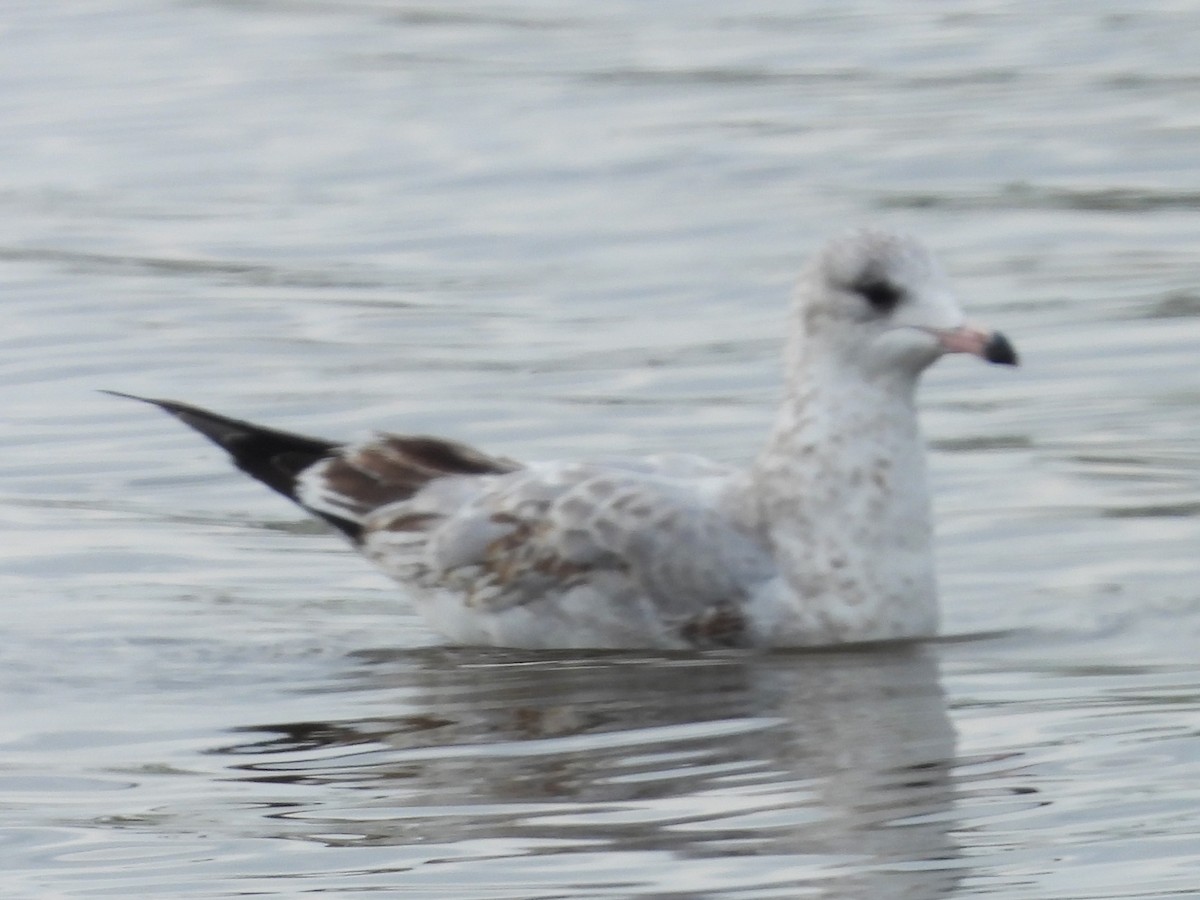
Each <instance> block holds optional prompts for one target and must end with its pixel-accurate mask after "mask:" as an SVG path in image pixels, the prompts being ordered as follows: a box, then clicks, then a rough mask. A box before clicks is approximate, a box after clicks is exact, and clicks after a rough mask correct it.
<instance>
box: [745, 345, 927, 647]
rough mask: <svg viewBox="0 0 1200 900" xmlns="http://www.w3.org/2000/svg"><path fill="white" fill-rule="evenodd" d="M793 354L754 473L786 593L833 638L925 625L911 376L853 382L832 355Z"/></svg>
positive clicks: (903, 631)
mask: <svg viewBox="0 0 1200 900" xmlns="http://www.w3.org/2000/svg"><path fill="white" fill-rule="evenodd" d="M790 349H791V350H792V352H791V353H790V354H789V356H790V357H791V358H790V359H789V368H790V369H791V371H790V372H789V373H788V374H789V377H788V379H787V383H788V385H789V389H788V395H787V397H786V398H785V400H784V402H783V404H782V406H781V408H780V411H779V416H778V419H777V420H776V423H775V427H774V430H773V431H772V433H771V436H770V438H769V440H768V441H767V444H766V447H765V448H764V451H763V453H762V454H761V455H760V456H759V458H758V459H757V461H756V462H755V464H754V467H753V470H752V475H751V477H752V481H753V483H754V491H753V493H754V495H755V497H756V498H757V499H758V510H757V518H758V521H759V523H760V526H761V527H762V528H763V533H764V534H765V535H766V536H767V538H768V539H769V540H770V542H771V545H772V550H773V552H774V554H775V556H776V559H777V561H778V563H779V566H780V571H781V573H782V574H783V576H784V578H785V580H786V582H787V585H788V592H789V595H790V598H791V600H792V601H793V602H794V603H795V604H797V606H798V608H803V609H804V610H805V611H806V612H805V615H809V614H810V613H811V614H812V615H817V612H819V613H820V615H819V616H818V618H821V617H823V618H824V620H825V621H824V624H822V625H821V626H820V627H822V628H825V629H826V631H830V632H834V633H836V635H837V637H838V639H849V640H858V639H863V640H866V639H874V638H891V637H902V636H909V635H910V634H912V633H914V632H920V631H925V632H927V631H931V630H932V629H933V628H935V627H936V596H935V585H934V575H933V563H932V536H931V520H930V510H929V501H928V494H927V490H926V478H925V452H924V446H923V441H922V439H921V434H920V427H919V424H918V421H917V415H916V409H915V389H916V379H915V377H914V378H912V379H903V380H899V379H895V378H890V379H873V378H861V377H854V376H853V375H848V374H847V373H846V372H845V370H844V367H841V366H839V365H837V364H836V361H835V360H832V359H820V358H806V357H804V356H803V355H801V354H799V353H798V352H797V349H796V348H795V347H793V348H790ZM814 611H816V612H814ZM810 618H811V616H810ZM798 627H799V626H798ZM804 627H808V628H810V629H811V628H816V627H817V626H815V625H811V623H810V625H809V626H804ZM856 629H857V631H856ZM859 632H861V633H859Z"/></svg>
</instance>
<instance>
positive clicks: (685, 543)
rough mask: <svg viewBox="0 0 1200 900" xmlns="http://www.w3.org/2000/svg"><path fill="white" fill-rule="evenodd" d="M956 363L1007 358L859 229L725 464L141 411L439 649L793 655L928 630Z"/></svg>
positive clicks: (912, 256) (900, 259) (826, 256)
mask: <svg viewBox="0 0 1200 900" xmlns="http://www.w3.org/2000/svg"><path fill="white" fill-rule="evenodd" d="M958 351H965V352H971V353H975V354H976V355H979V356H981V357H985V358H987V359H989V360H990V361H993V362H1001V363H1015V361H1016V358H1015V354H1014V353H1013V352H1012V349H1011V347H1010V346H1009V345H1008V343H1007V341H1006V340H1005V339H1004V338H1003V337H1002V336H1000V335H998V334H991V333H986V332H983V331H979V330H977V329H973V328H969V327H967V326H965V325H964V324H963V321H962V314H961V312H960V311H959V309H958V306H957V304H956V303H955V302H954V300H953V298H952V296H951V295H950V293H949V290H948V288H947V286H946V284H945V280H944V278H943V276H942V275H941V273H940V271H939V270H938V268H937V266H936V264H935V263H934V262H933V260H932V258H931V257H930V256H929V255H928V253H927V252H926V251H925V250H924V249H923V248H922V247H921V246H920V245H919V244H917V243H916V242H915V241H913V240H911V239H909V238H905V237H902V236H898V235H893V234H890V233H885V232H876V231H860V232H854V233H853V234H851V235H847V236H844V237H842V238H840V239H837V240H835V241H833V242H831V243H830V244H829V245H828V246H827V247H826V248H825V249H824V251H823V252H822V253H821V254H820V255H819V256H818V257H817V259H816V260H815V261H814V263H813V264H812V265H811V266H810V267H809V269H808V270H807V271H806V273H805V275H804V276H803V277H802V279H801V281H800V284H799V286H798V288H797V295H796V303H795V308H794V310H793V322H792V326H791V337H790V339H789V343H788V348H787V369H788V377H787V381H786V385H787V386H786V390H785V398H784V401H783V403H782V405H781V408H780V413H779V416H778V419H777V422H776V425H775V428H774V430H773V432H772V433H771V435H770V437H769V438H768V441H767V443H766V446H765V447H764V449H763V451H762V452H761V453H760V454H759V456H758V457H757V459H755V461H754V462H753V463H752V464H751V465H750V466H749V467H747V468H745V469H735V468H731V467H726V466H722V465H718V464H716V463H712V462H710V461H707V460H704V459H701V458H698V457H693V456H684V455H663V456H657V457H649V458H643V459H604V460H595V461H591V462H570V463H568V462H546V463H531V464H519V463H516V462H513V461H511V460H507V459H501V458H497V457H490V456H486V455H484V454H481V453H479V452H477V451H475V450H473V449H471V448H469V447H466V446H463V445H460V444H456V443H453V442H450V441H443V440H439V439H436V438H426V437H406V436H397V435H381V436H379V437H377V438H375V439H374V440H371V441H367V442H365V443H362V444H347V445H342V444H336V443H333V442H329V441H323V440H319V439H314V438H307V437H304V436H300V435H291V434H288V433H286V432H280V431H275V430H272V429H265V428H262V427H260V426H256V425H252V424H250V423H246V422H241V421H238V420H235V419H229V418H226V417H223V416H219V415H216V414H214V413H209V412H207V411H205V410H201V409H199V408H197V407H192V406H187V405H185V404H180V403H176V402H173V401H158V400H151V401H149V402H152V403H155V404H157V405H159V406H161V407H162V408H163V409H165V410H167V411H168V412H170V413H172V414H173V415H175V416H176V417H178V418H179V419H181V420H182V421H183V422H185V423H186V424H188V425H190V426H192V427H193V428H195V429H196V430H198V431H200V432H201V433H203V434H204V435H205V436H207V437H209V438H210V439H211V440H213V441H214V442H215V443H217V444H219V445H220V446H222V447H224V448H225V449H226V450H227V451H228V452H229V453H230V454H231V455H232V456H233V458H234V460H235V462H236V463H237V464H238V466H239V467H240V468H242V469H243V471H246V472H247V473H248V474H250V475H252V476H253V477H255V478H257V479H258V480H260V481H263V482H264V483H265V484H267V485H268V486H269V487H271V488H272V489H274V490H276V491H278V492H280V493H282V494H284V495H285V496H288V497H289V498H291V499H292V500H294V501H295V502H297V503H298V504H300V505H301V506H302V507H304V508H305V509H307V510H309V511H310V512H312V513H313V514H315V515H317V516H319V517H321V518H323V519H325V520H326V521H328V522H330V523H331V524H333V525H334V526H335V527H337V528H338V529H339V530H341V531H342V532H343V533H344V534H346V535H347V536H348V537H349V538H350V539H351V540H352V541H353V542H354V543H355V544H356V545H357V546H358V547H359V549H360V550H361V551H362V552H363V553H364V554H365V555H366V556H367V557H368V558H370V559H371V560H373V561H374V562H375V563H376V564H378V565H379V566H380V567H381V568H382V569H383V570H384V571H385V572H387V573H388V574H389V575H391V576H392V577H394V578H396V579H397V580H398V581H400V582H402V583H404V584H406V585H408V586H410V588H411V590H412V593H413V597H414V600H415V602H416V605H417V607H418V608H419V610H420V611H421V613H422V614H423V616H424V617H425V618H426V620H427V621H428V622H429V623H430V624H431V625H432V626H433V627H434V628H435V629H437V630H438V631H440V632H441V633H442V634H444V635H445V636H446V637H447V638H449V639H450V640H451V641H454V642H456V643H461V644H486V645H497V646H513V647H530V648H600V647H609V648H630V647H661V648H686V647H713V646H812V645H822V644H833V643H839V642H846V641H866V640H878V639H893V638H908V637H920V636H926V635H930V634H932V633H934V632H935V630H936V628H937V599H936V585H935V578H934V567H933V548H932V523H931V517H930V510H929V501H928V495H927V492H926V487H925V455H924V447H923V443H922V440H921V436H920V432H919V428H918V424H917V417H916V409H915V389H916V385H917V380H918V376H919V375H920V373H921V371H923V370H924V369H925V368H926V367H927V366H928V365H929V364H930V363H932V362H933V361H934V360H936V359H937V358H938V357H939V356H941V355H942V354H943V353H946V352H958ZM138 399H142V398H138Z"/></svg>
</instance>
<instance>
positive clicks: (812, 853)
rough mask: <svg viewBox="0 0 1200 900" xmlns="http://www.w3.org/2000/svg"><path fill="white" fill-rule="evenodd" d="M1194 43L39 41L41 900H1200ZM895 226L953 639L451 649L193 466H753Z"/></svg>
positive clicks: (909, 17)
mask: <svg viewBox="0 0 1200 900" xmlns="http://www.w3.org/2000/svg"><path fill="white" fill-rule="evenodd" d="M1198 41H1200V7H1197V6H1196V5H1195V4H1191V3H1182V2H1180V3H1158V4H1153V5H1151V4H1138V3H1131V2H1127V3H1116V2H1096V3H1089V4H1070V3H1034V2H1012V3H1004V2H996V3H987V2H961V3H957V2H956V3H951V2H946V3H926V4H910V5H906V6H902V5H899V4H890V3H883V2H879V0H876V2H857V3H830V2H818V0H802V2H796V0H792V2H786V3H785V2H771V0H747V2H743V3H739V4H721V3H710V2H693V3H674V2H660V3H654V4H649V3H626V2H615V3H583V2H578V0H558V2H553V3H551V2H546V0H542V2H537V0H524V2H517V0H514V2H509V3H498V2H493V3H489V2H484V0H461V2H454V3H446V4H442V5H433V4H428V5H422V4H419V3H408V2H400V0H391V2H389V0H379V2H373V3H357V2H319V0H291V2H289V0H262V2H253V0H241V2H238V0H225V2H219V0H191V2H183V0H179V2H168V0H124V2H121V0H91V2H60V3H42V2H35V0H24V2H21V0H10V2H7V3H6V4H4V6H3V9H2V10H0V212H2V215H0V324H2V325H3V327H2V329H0V397H2V402H3V410H4V412H3V416H2V418H0V421H2V423H3V429H2V431H0V442H2V444H0V446H2V450H0V596H2V597H3V603H0V634H2V641H3V643H2V644H0V647H2V649H0V895H3V896H4V897H17V898H43V897H46V898H75V897H81V898H82V897H87V898H91V897H151V898H175V897H235V896H249V895H255V896H270V897H295V896H300V895H307V894H323V895H328V896H346V897H349V896H358V895H359V894H371V893H374V894H376V895H381V896H405V897H446V898H456V900H457V898H466V900H471V898H483V900H541V898H623V897H645V898H651V897H652V898H660V900H662V898H722V900H724V898H745V900H750V898H797V897H805V898H807V897H814V898H943V897H945V898H961V897H976V896H993V897H1002V898H1006V900H1007V898H1020V900H1027V898H1046V900H1051V898H1052V900H1076V898H1166V897H1180V896H1185V897H1190V896H1195V895H1197V894H1200V838H1198V833H1200V733H1198V730H1200V659H1198V652H1197V646H1198V639H1200V553H1198V552H1197V551H1200V519H1198V516H1200V366H1197V346H1198V343H1200V166H1198V163H1197V158H1198V157H1197V148H1198V147H1200V54H1198V53H1197V52H1196V47H1197V42H1198ZM872 221H876V222H882V223H885V224H889V225H895V226H899V227H903V228H906V229H908V230H911V231H913V232H915V233H917V234H919V235H921V236H922V237H923V238H924V239H926V241H927V242H928V243H929V244H931V245H932V246H933V247H934V248H935V249H936V250H937V252H938V253H939V254H940V256H941V257H942V260H943V262H944V264H945V266H946V268H947V269H948V270H949V271H950V273H951V274H952V277H953V278H954V280H955V283H956V284H957V286H958V289H959V292H960V294H961V297H962V299H963V301H964V304H965V305H966V306H967V308H968V310H969V312H970V314H971V315H972V317H973V318H975V319H977V320H979V321H981V322H985V323H988V324H991V325H993V326H995V327H1000V328H1003V329H1004V330H1005V331H1006V332H1008V333H1009V335H1010V336H1011V337H1012V338H1013V339H1014V341H1015V342H1016V343H1017V345H1018V346H1019V348H1020V350H1021V351H1022V354H1023V358H1024V361H1025V365H1024V366H1023V368H1021V369H1019V370H1017V371H1006V370H999V369H995V368H991V367H986V366H982V365H978V364H977V363H976V364H972V363H973V362H975V361H971V360H965V359H951V360H946V361H944V362H943V363H942V364H940V365H939V366H938V367H937V368H936V369H935V370H934V371H933V372H932V373H931V374H930V377H929V378H928V379H927V381H926V384H925V388H924V390H923V410H924V413H923V415H924V424H925V428H926V431H927V433H928V436H929V440H930V444H931V458H930V465H931V470H932V477H933V481H934V487H935V488H936V498H937V499H936V506H937V513H938V516H937V517H938V530H939V561H940V571H941V582H942V602H943V608H944V613H945V626H944V630H945V634H946V638H945V639H944V640H942V641H937V642H929V643H926V644H924V645H919V646H915V647H892V648H882V649H874V650H853V649H847V650H843V651H839V652H822V653H808V654H785V653H779V654H766V655H737V654H734V655H723V654H715V655H713V654H708V655H706V654H698V655H668V656H662V655H653V654H608V655H588V654H583V655H580V654H571V655H567V654H540V655H530V654H521V653H515V652H504V651H494V650H492V651H484V650H467V649H449V648H443V647H440V646H439V645H438V642H437V638H436V636H435V635H433V634H431V633H430V632H428V631H427V630H426V629H425V628H424V627H423V626H422V625H421V623H420V622H419V621H418V620H417V619H416V618H415V617H414V615H413V614H412V612H411V611H410V609H409V607H408V605H407V604H406V602H405V598H404V595H403V591H402V590H400V589H399V588H397V587H396V586H394V585H392V584H390V583H389V582H388V581H387V580H386V579H384V578H383V577H382V576H381V575H378V574H377V573H375V572H374V571H372V570H371V569H370V568H369V567H368V566H367V565H366V564H364V563H363V562H362V561H361V560H359V559H358V558H356V557H355V556H354V555H353V554H352V553H351V552H349V551H348V550H347V549H346V548H345V547H344V546H342V545H341V544H340V543H339V541H338V540H337V539H335V538H334V537H331V536H330V535H328V534H326V533H325V531H324V530H323V529H321V528H320V527H319V526H317V525H314V524H310V523H308V522H306V521H304V520H303V518H302V516H300V515H299V514H298V513H297V511H296V510H294V509H292V508H290V507H288V506H287V505H286V504H285V503H284V502H283V501H281V500H279V499H278V498H275V497H273V496H272V495H270V494H268V493H267V492H266V491H264V490H262V489H261V488H260V487H259V486H257V485H254V484H252V483H250V482H248V481H246V480H245V479H243V478H242V477H241V476H239V475H237V474H236V473H234V472H232V471H231V470H230V468H229V467H228V465H227V464H226V462H225V461H224V459H223V458H221V455H220V454H219V453H218V452H217V451H215V450H213V449H212V448H210V447H208V446H205V445H203V444H202V442H201V441H199V440H198V439H197V438H196V437H195V436H194V435H192V434H189V433H186V432H185V431H184V430H183V429H181V428H180V427H178V425H177V423H173V422H171V421H170V420H168V419H166V418H165V417H163V416H161V415H159V414H156V413H154V412H153V411H152V410H149V409H146V408H143V407H139V406H136V405H134V404H130V403H128V402H123V401H119V400H116V399H114V398H111V397H107V396H104V395H101V394H98V393H96V390H97V389H99V388H115V389H120V390H126V391H134V392H141V393H146V394H151V395H154V396H166V397H176V398H180V399H187V400H191V401H193V402H198V403H202V404H206V405H210V406H213V407H215V408H218V409H220V410H223V411H226V412H229V413H232V414H235V415H239V416H244V417H246V418H251V419H257V420H261V421H266V422H270V423H272V424H275V425H277V426H280V427H285V428H290V429H295V430H300V431H307V432H312V433H315V434H321V435H326V436H330V437H346V438H348V437H354V436H364V435H366V434H368V433H370V431H371V430H372V429H375V428H390V429H392V430H409V431H420V432H429V433H435V434H445V435H449V436H452V437H456V438H459V439H462V440H467V441H470V442H472V443H476V444H478V445H481V446H483V447H485V448H486V449H488V450H490V451H493V452H497V453H503V454H508V455H511V456H514V457H518V458H538V457H566V456H576V455H595V454H602V453H610V452H641V451H656V450H662V449H664V448H671V447H676V448H683V449H686V450H690V451H696V452H701V453H705V454H708V455H711V456H714V457H717V458H720V459H724V460H729V461H742V460H746V459H747V458H749V457H750V456H751V455H752V454H753V453H754V452H755V450H756V448H757V444H758V441H759V438H760V435H761V434H762V433H763V431H764V429H765V428H766V426H767V423H768V422H769V421H770V418H771V413H772V404H773V402H774V399H775V397H776V395H777V391H778V387H779V363H778V352H779V346H778V342H779V332H780V323H781V321H782V317H783V310H784V304H785V302H786V295H787V292H788V287H789V282H790V280H791V279H792V277H793V275H794V273H795V271H796V270H797V268H798V267H799V265H800V264H801V262H802V261H803V259H804V258H805V256H806V255H807V254H808V253H809V252H810V251H811V250H812V249H813V248H814V247H815V246H816V245H817V244H818V243H819V241H820V240H821V239H822V238H824V237H825V236H826V235H828V234H829V233H831V232H833V231H836V230H839V229H841V228H844V227H846V226H848V225H851V224H854V223H860V222H872Z"/></svg>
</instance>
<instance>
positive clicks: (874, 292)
mask: <svg viewBox="0 0 1200 900" xmlns="http://www.w3.org/2000/svg"><path fill="white" fill-rule="evenodd" d="M854 290H855V291H856V292H857V293H859V294H862V296H863V299H865V300H866V301H867V302H868V303H870V304H871V306H873V307H875V309H877V310H879V311H880V312H891V311H892V310H893V309H895V308H896V304H898V303H899V302H900V301H901V300H903V299H904V291H902V290H901V289H900V288H898V287H896V285H894V284H892V283H891V282H888V281H874V280H871V281H862V282H859V283H858V284H856V285H855V286H854Z"/></svg>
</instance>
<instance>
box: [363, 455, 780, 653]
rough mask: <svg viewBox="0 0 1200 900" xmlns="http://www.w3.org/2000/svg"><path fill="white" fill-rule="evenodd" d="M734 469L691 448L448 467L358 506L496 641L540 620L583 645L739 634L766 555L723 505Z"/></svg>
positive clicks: (374, 550) (395, 569)
mask: <svg viewBox="0 0 1200 900" xmlns="http://www.w3.org/2000/svg"><path fill="white" fill-rule="evenodd" d="M732 477H733V474H732V473H731V472H730V471H728V470H726V469H725V468H723V467H719V466H716V465H714V464H712V463H706V462H703V461H700V460H698V459H696V458H694V457H660V458H651V459H647V460H639V461H609V462H607V463H575V464H565V463H552V464H538V465H531V466H527V467H524V468H521V469H518V470H514V471H511V472H507V473H491V474H479V475H448V476H446V477H443V478H438V479H435V480H432V481H430V482H429V483H428V484H426V486H425V487H423V488H422V489H421V490H419V491H417V492H416V493H415V494H413V495H412V496H411V497H409V498H408V499H405V500H401V501H400V502H397V503H393V504H390V505H387V506H384V507H382V508H380V509H379V510H377V511H376V512H374V513H372V514H370V515H368V516H366V517H365V518H364V520H363V532H362V547H363V550H364V552H365V553H367V554H368V555H369V556H370V557H372V558H373V559H374V560H375V561H376V562H377V563H378V564H379V565H380V566H382V567H383V568H384V569H385V570H387V571H388V572H389V573H390V574H392V575H393V576H394V577H396V578H397V579H399V580H401V581H407V582H411V583H414V584H416V585H418V586H419V587H422V588H425V589H427V590H429V591H432V592H433V593H435V594H436V595H437V596H438V597H439V598H440V599H439V601H438V602H440V603H443V604H445V603H451V604H453V603H458V604H461V605H462V607H461V610H459V612H461V613H462V614H463V615H466V616H468V618H471V619H473V620H474V621H475V624H476V625H479V624H480V623H482V627H484V628H485V630H486V629H488V628H490V629H491V630H490V631H489V632H488V635H489V637H491V638H492V639H493V640H496V639H497V638H500V639H501V640H496V642H503V643H510V644H517V645H520V644H522V643H524V644H527V645H530V646H538V645H542V644H543V643H546V644H550V643H552V642H551V641H550V640H549V638H546V639H545V640H544V641H543V639H540V638H539V636H538V632H539V629H543V628H545V629H548V630H553V629H556V628H559V627H560V626H561V628H562V629H564V630H566V629H568V628H575V629H578V630H579V632H580V634H579V638H580V642H581V644H582V645H588V646H604V645H605V644H608V643H610V641H609V640H607V639H605V635H606V634H610V633H611V634H615V633H616V631H621V632H622V633H623V634H622V636H621V637H620V638H617V637H612V638H611V644H612V645H617V646H619V645H621V642H624V645H625V646H632V645H636V643H643V642H644V643H647V644H657V645H659V646H662V645H663V644H664V643H666V644H670V643H678V644H680V645H689V644H690V645H706V644H707V645H711V644H736V643H738V642H739V640H740V638H741V630H742V629H744V627H745V623H744V622H743V621H741V619H740V617H739V615H738V611H739V609H740V606H741V604H742V602H744V600H745V599H746V598H747V597H748V595H749V594H750V592H751V591H752V590H753V589H754V588H755V587H756V586H758V585H759V584H761V582H762V581H764V580H765V579H767V578H769V577H770V576H771V575H772V574H773V572H774V563H773V562H772V560H771V557H770V554H769V552H768V551H767V549H766V548H765V546H764V545H763V544H762V543H760V541H759V539H758V538H757V537H756V536H755V535H754V534H752V533H751V531H750V530H749V529H748V528H746V527H743V526H742V525H741V524H740V523H739V522H738V521H736V519H735V518H734V517H733V516H732V515H731V514H730V513H729V511H728V509H727V508H726V504H725V502H724V497H725V494H726V493H727V488H728V486H729V485H730V480H731V478H732ZM506 623H507V624H506ZM509 626H511V628H512V629H516V630H518V631H519V630H520V629H526V630H527V631H529V632H530V633H529V635H528V639H523V638H522V635H521V634H519V633H518V634H512V633H509V632H508V631H506V630H505V629H506V628H508V627H509ZM497 629H498V630H497ZM589 629H591V630H592V632H594V633H589ZM629 629H633V630H635V631H636V630H638V629H642V630H650V631H655V632H657V634H656V636H655V637H654V639H653V640H647V637H648V636H646V635H643V638H642V640H641V641H637V640H635V639H634V638H631V637H630V635H628V634H625V633H624V632H626V631H628V630H629ZM555 633H556V635H557V636H556V637H555V638H554V642H559V641H561V640H562V636H561V635H560V634H557V632H555Z"/></svg>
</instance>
